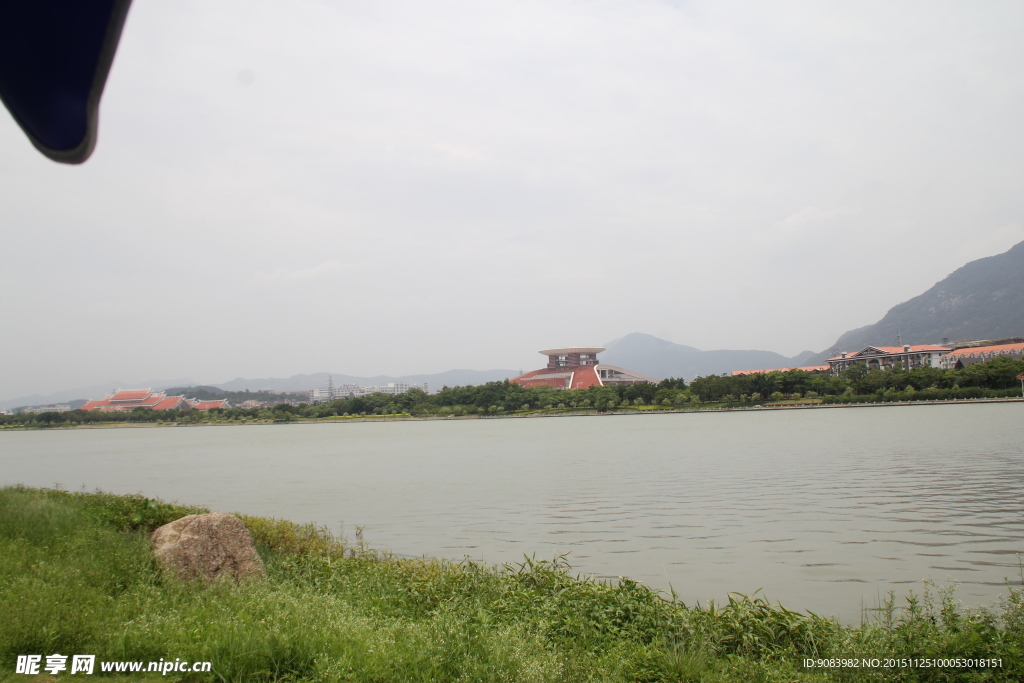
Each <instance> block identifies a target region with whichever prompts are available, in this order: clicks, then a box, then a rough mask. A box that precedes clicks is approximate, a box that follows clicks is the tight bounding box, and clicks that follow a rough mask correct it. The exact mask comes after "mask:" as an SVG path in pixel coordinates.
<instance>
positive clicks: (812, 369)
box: [732, 365, 830, 377]
mask: <svg viewBox="0 0 1024 683" xmlns="http://www.w3.org/2000/svg"><path fill="white" fill-rule="evenodd" d="M793 370H803V371H804V372H809V373H811V374H814V375H824V374H826V373H827V372H828V371H829V370H830V367H829V366H828V365H805V366H803V367H799V368H770V369H768V370H733V371H732V376H733V377H742V376H743V375H765V374H767V373H769V372H792V371H793Z"/></svg>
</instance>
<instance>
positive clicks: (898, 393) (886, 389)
mask: <svg viewBox="0 0 1024 683" xmlns="http://www.w3.org/2000/svg"><path fill="white" fill-rule="evenodd" d="M1021 374H1024V360H1013V359H1011V358H1007V357H1002V358H996V359H993V360H990V361H987V362H984V363H976V364H974V365H970V366H968V367H966V368H964V369H962V370H942V369H939V368H932V367H923V368H915V369H913V370H909V371H907V370H902V369H899V368H896V369H892V370H868V368H867V367H866V366H864V365H854V366H851V367H849V368H847V369H846V370H844V371H843V372H841V373H840V374H838V375H821V374H814V373H810V372H806V371H803V370H791V371H788V372H767V373H758V374H750V375H740V376H731V377H730V376H720V375H711V376H708V377H698V378H696V379H694V380H693V381H692V382H689V383H687V382H685V381H683V380H682V379H674V378H668V379H665V380H662V381H660V382H658V383H647V384H634V385H620V386H603V387H590V388H589V389H581V390H565V389H554V388H550V387H539V388H526V387H523V386H520V385H519V384H516V383H514V382H509V381H504V382H489V383H487V384H482V385H479V386H466V387H444V388H443V389H441V390H440V391H438V392H437V393H436V394H427V393H425V392H423V391H422V390H419V389H412V390H410V391H407V392H405V393H403V394H385V393H377V394H370V395H368V396H359V397H355V398H341V399H336V400H333V401H327V402H324V403H313V404H308V403H307V404H298V405H292V404H287V403H280V404H278V405H276V406H274V407H270V408H223V409H221V408H215V409H213V410H211V411H209V412H200V411H177V410H167V411H154V410H148V409H145V408H139V409H136V410H133V411H130V412H119V411H110V412H105V411H88V412H87V411H83V410H72V411H67V412H60V413H58V412H49V413H39V414H29V413H19V414H15V415H0V428H52V427H69V426H89V425H102V424H118V423H125V424H130V423H151V424H170V423H173V424H199V423H231V422H234V423H243V422H244V423H267V422H294V421H307V420H319V419H344V418H362V417H374V416H376V417H381V418H385V417H399V416H401V417H420V418H430V417H472V416H482V417H486V416H513V415H537V414H552V415H557V414H564V413H573V414H577V413H586V412H590V413H609V412H614V413H622V412H638V411H658V410H706V409H717V408H743V407H754V406H777V407H782V406H800V405H816V404H823V405H838V404H849V403H887V402H907V401H944V400H969V399H993V398H1007V397H1014V396H1018V397H1019V396H1021V394H1022V389H1021V383H1020V380H1019V379H1018V376H1019V375H1021Z"/></svg>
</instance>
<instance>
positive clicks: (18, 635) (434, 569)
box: [0, 486, 1024, 683]
mask: <svg viewBox="0 0 1024 683" xmlns="http://www.w3.org/2000/svg"><path fill="white" fill-rule="evenodd" d="M202 512H207V510H204V509H201V508H195V507H189V506H184V505H178V504H171V503H164V502H162V501H159V500H150V499H147V498H144V497H142V496H141V495H131V496H120V495H113V494H108V493H102V492H94V493H88V492H68V491H63V490H55V489H33V488H25V487H20V486H15V487H6V488H2V489H0V576H2V580H0V667H3V671H4V672H12V671H14V668H15V665H16V660H17V658H18V657H19V656H24V655H28V654H36V655H42V656H43V661H45V658H46V656H47V655H50V654H56V653H61V654H65V655H69V654H92V655H96V657H97V659H98V660H99V661H111V660H116V661H143V662H146V661H157V660H161V659H165V660H168V661H170V660H175V659H181V660H183V661H192V662H195V661H203V662H211V663H212V670H211V671H210V672H209V673H187V674H186V673H175V672H172V673H171V674H170V675H168V676H160V675H152V676H151V677H150V678H146V677H145V676H144V675H143V676H134V677H132V678H130V679H129V680H195V681H246V682H252V681H257V682H259V681H291V682H293V683H298V682H304V681H310V682H313V681H317V682H320V681H323V682H329V681H376V682H387V681H403V682H404V681H537V682H546V681H551V682H556V681H557V682H570V681H594V682H596V681H622V682H625V681H648V682H654V681H676V682H684V681H711V682H723V683H724V682H725V681H730V682H733V681H740V682H743V681H751V682H754V681H758V682H761V681H763V682H769V681H771V682H780V683H781V682H782V681H787V682H789V681H806V682H815V681H820V682H826V681H901V682H902V681H907V682H910V681H918V682H925V681H944V682H948V681H954V682H958V681H965V682H966V681H971V682H980V681H1010V680H1022V677H1024V590H1022V589H1021V588H1020V587H1018V586H1008V587H1007V593H1006V595H1005V597H1004V598H1003V599H1002V600H1001V601H1000V602H999V603H998V604H996V605H992V606H988V607H983V608H975V609H966V608H963V607H962V606H960V605H959V604H958V602H957V601H956V596H955V590H954V589H953V588H952V587H941V586H935V585H930V584H927V583H926V584H924V585H923V586H922V587H919V590H918V591H917V592H910V593H907V594H906V595H903V596H895V595H892V594H890V595H889V596H888V598H886V599H884V600H883V601H882V603H881V604H879V605H877V606H876V608H873V609H868V610H865V612H864V617H863V620H862V623H860V624H859V625H844V624H841V623H839V622H838V621H836V620H834V619H831V618H827V617H824V616H819V615H815V614H810V613H801V612H797V611H794V610H792V609H788V608H787V607H784V606H782V605H779V604H775V603H772V602H771V601H769V600H768V599H766V598H765V597H763V596H761V595H753V596H745V595H738V594H734V595H732V596H730V598H729V600H728V601H727V602H725V603H722V604H714V603H708V604H705V605H687V604H684V603H682V602H681V601H679V600H678V599H676V598H675V597H674V596H672V595H666V594H663V593H657V592H654V591H652V590H650V589H648V588H646V587H645V586H643V585H642V584H638V583H636V582H633V581H630V580H628V579H620V580H618V581H615V582H605V581H597V580H593V579H590V578H587V577H581V576H577V575H575V574H574V573H573V572H572V570H571V568H570V567H569V566H568V565H567V564H566V562H565V560H564V558H559V557H556V558H553V559H550V560H546V559H545V560H538V559H536V558H524V560H523V561H522V562H518V563H513V564H506V565H503V566H486V565H482V564H479V563H475V562H471V561H468V560H467V561H463V562H450V561H444V560H437V559H430V558H420V559H407V558H397V557H394V556H392V555H389V554H387V553H382V552H377V551H374V550H372V549H369V548H367V547H365V546H364V545H363V544H362V543H359V544H355V545H353V544H349V543H348V542H346V541H345V540H344V539H340V538H336V537H334V536H332V535H331V534H330V533H329V532H328V531H327V530H325V529H323V528H318V527H316V526H315V525H312V524H305V525H300V524H295V523H292V522H288V521H283V520H274V519H266V518H260V517H252V516H246V515H239V517H240V518H241V519H242V521H243V522H244V523H245V525H246V527H247V528H248V529H249V530H250V532H251V533H252V535H253V537H254V540H255V541H256V546H257V549H258V552H259V554H260V556H261V558H262V559H263V562H264V564H265V565H266V568H267V577H266V579H264V580H260V581H254V582H248V583H241V584H235V583H232V582H230V581H225V582H222V583H219V584H215V585H213V586H211V587H203V586H202V585H201V584H188V583H182V582H180V581H177V580H175V579H174V578H173V577H172V576H168V575H166V574H162V573H161V572H160V571H159V570H158V568H157V566H156V565H155V563H154V561H153V556H152V554H151V552H150V543H149V537H150V534H151V533H152V532H153V530H154V529H156V528H157V527H159V526H162V525H164V524H166V523H168V522H170V521H173V520H174V519H177V518H179V517H182V516H184V515H187V514H197V513H202ZM844 662H845V664H844ZM914 662H916V664H914ZM854 663H856V666H854ZM16 678H18V680H22V679H25V680H32V678H30V677H27V676H17V677H16ZM38 678H39V680H44V679H45V680H55V679H54V678H52V677H49V676H45V675H44V676H40V677H38Z"/></svg>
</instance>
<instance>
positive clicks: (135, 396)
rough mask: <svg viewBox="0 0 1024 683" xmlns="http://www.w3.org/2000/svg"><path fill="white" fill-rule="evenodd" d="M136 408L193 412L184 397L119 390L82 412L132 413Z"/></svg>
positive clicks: (96, 401) (150, 391) (92, 402)
mask: <svg viewBox="0 0 1024 683" xmlns="http://www.w3.org/2000/svg"><path fill="white" fill-rule="evenodd" d="M136 408H146V409H147V410H191V409H192V406H191V405H189V403H188V401H186V400H185V397H184V396H167V395H166V394H163V393H161V392H154V391H153V390H152V389H118V390H117V391H115V392H114V393H113V394H111V395H110V396H107V397H106V398H101V399H98V400H95V401H89V402H88V403H86V404H85V405H84V406H82V408H81V409H82V410H102V411H105V412H112V411H113V412H117V411H121V412H130V411H132V410H135V409H136Z"/></svg>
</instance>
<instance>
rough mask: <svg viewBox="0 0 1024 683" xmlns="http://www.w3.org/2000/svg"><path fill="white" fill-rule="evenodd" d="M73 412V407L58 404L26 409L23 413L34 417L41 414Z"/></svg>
mask: <svg viewBox="0 0 1024 683" xmlns="http://www.w3.org/2000/svg"><path fill="white" fill-rule="evenodd" d="M70 410H71V406H69V405H68V404H66V403H56V404H51V405H48V406H35V407H33V408H25V409H24V410H22V411H21V412H23V413H30V414H33V415H39V414H40V413H66V412H69V411H70Z"/></svg>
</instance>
